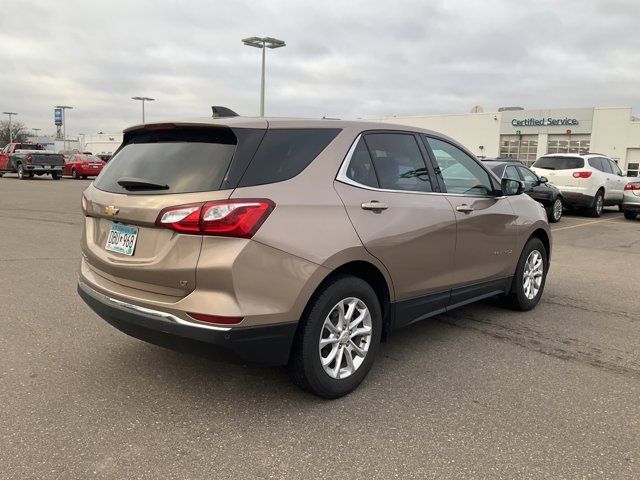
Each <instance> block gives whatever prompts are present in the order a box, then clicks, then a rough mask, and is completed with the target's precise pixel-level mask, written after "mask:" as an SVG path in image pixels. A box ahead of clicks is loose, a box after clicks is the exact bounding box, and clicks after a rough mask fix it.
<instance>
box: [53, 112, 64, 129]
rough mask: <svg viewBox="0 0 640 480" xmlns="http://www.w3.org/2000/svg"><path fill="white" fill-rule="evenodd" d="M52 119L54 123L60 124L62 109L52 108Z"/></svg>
mask: <svg viewBox="0 0 640 480" xmlns="http://www.w3.org/2000/svg"><path fill="white" fill-rule="evenodd" d="M53 119H54V120H55V122H56V125H62V109H61V108H54V109H53Z"/></svg>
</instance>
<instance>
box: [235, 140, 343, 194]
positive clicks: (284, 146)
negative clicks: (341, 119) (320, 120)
mask: <svg viewBox="0 0 640 480" xmlns="http://www.w3.org/2000/svg"><path fill="white" fill-rule="evenodd" d="M339 132H340V129H335V128H308V129H307V128H303V129H273V130H267V133H265V135H264V138H263V139H262V142H261V143H260V146H259V147H258V151H257V152H256V154H255V155H254V157H253V160H252V161H251V163H250V164H249V166H248V167H247V170H246V172H245V173H244V175H243V177H242V179H241V180H240V184H239V185H238V186H239V187H248V186H251V185H264V184H267V183H275V182H282V181H284V180H289V179H290V178H293V177H295V176H296V175H298V174H299V173H300V172H302V171H303V170H304V169H305V168H307V167H308V166H309V164H310V163H311V162H313V160H314V159H315V158H316V157H317V156H318V155H319V154H320V152H322V151H323V150H324V149H325V148H326V147H327V145H329V144H330V143H331V142H332V141H333V139H334V138H335V137H336V135H338V133H339Z"/></svg>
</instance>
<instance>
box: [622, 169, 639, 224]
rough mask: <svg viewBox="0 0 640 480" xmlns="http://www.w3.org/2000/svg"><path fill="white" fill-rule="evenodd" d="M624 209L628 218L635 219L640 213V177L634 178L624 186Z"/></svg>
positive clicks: (625, 216)
mask: <svg viewBox="0 0 640 480" xmlns="http://www.w3.org/2000/svg"><path fill="white" fill-rule="evenodd" d="M622 211H623V212H624V218H626V219H627V220H635V219H636V217H637V216H638V214H640V178H632V179H631V181H630V182H629V183H627V184H626V185H625V186H624V197H623V200H622Z"/></svg>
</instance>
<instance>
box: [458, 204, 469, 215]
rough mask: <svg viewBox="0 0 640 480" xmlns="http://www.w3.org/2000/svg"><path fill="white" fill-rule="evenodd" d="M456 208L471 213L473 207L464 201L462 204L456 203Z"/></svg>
mask: <svg viewBox="0 0 640 480" xmlns="http://www.w3.org/2000/svg"><path fill="white" fill-rule="evenodd" d="M456 210H457V211H459V212H462V213H471V212H473V207H472V206H471V205H467V204H466V203H464V204H462V205H458V206H457V207H456Z"/></svg>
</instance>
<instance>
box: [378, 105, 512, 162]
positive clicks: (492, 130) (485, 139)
mask: <svg viewBox="0 0 640 480" xmlns="http://www.w3.org/2000/svg"><path fill="white" fill-rule="evenodd" d="M500 115H501V114H500V113H468V114H461V115H430V116H423V117H422V116H421V117H385V118H383V119H381V121H382V122H385V123H397V124H401V125H409V126H412V127H418V128H426V129H429V130H434V131H436V132H439V133H442V134H444V135H447V136H449V137H451V138H453V139H455V140H457V141H458V142H460V143H461V144H462V145H464V146H465V147H467V148H468V149H469V150H471V152H473V153H474V154H476V155H478V156H481V155H484V156H485V157H497V156H498V154H499V152H500ZM481 145H482V146H483V147H484V148H483V149H480V148H479V147H480V146H481Z"/></svg>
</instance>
